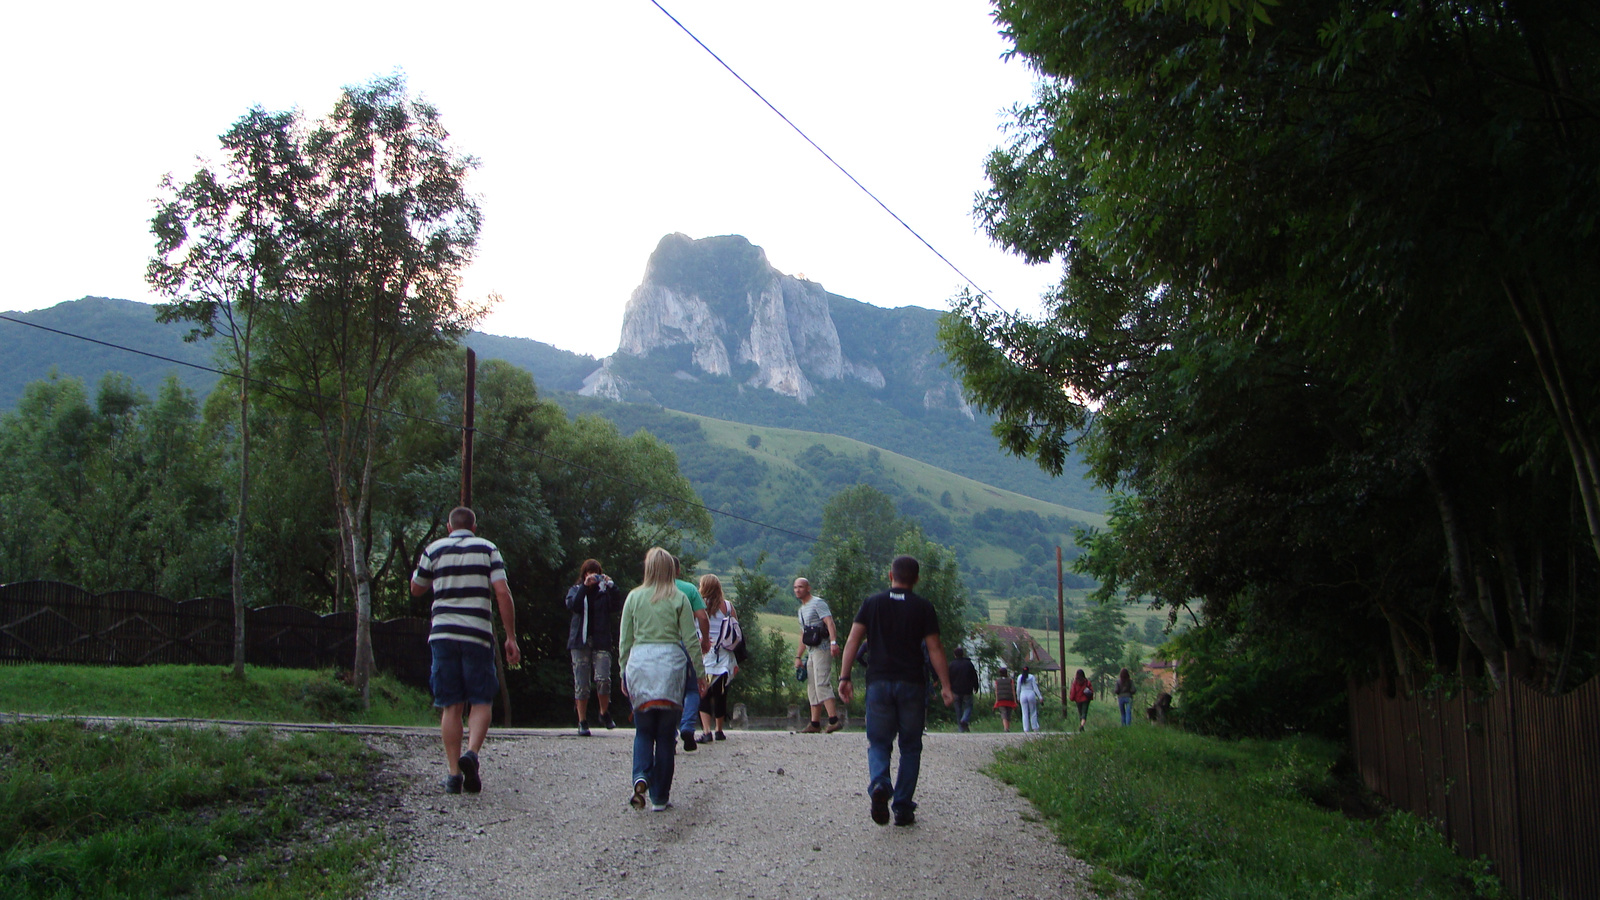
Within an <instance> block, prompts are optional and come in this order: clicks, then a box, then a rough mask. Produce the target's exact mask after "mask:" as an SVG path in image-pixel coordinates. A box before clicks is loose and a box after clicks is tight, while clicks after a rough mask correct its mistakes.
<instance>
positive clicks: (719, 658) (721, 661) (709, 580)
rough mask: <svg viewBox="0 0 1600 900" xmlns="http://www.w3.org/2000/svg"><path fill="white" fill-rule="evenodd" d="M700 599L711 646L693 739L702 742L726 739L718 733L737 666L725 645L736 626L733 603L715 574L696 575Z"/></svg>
mask: <svg viewBox="0 0 1600 900" xmlns="http://www.w3.org/2000/svg"><path fill="white" fill-rule="evenodd" d="M700 598H701V599H702V600H704V601H705V603H706V616H707V617H708V618H709V619H710V622H711V649H710V650H707V651H706V652H705V657H704V662H705V670H706V677H707V678H709V679H710V680H711V686H710V687H708V688H706V696H705V699H703V700H702V701H701V702H700V725H701V733H700V736H699V737H697V738H695V740H696V741H697V742H699V743H702V744H705V743H710V742H712V741H725V740H727V739H728V736H727V735H726V734H724V733H723V732H722V725H723V723H724V722H725V721H727V718H728V685H729V683H730V682H732V680H733V676H734V674H735V673H736V672H737V671H738V668H739V666H738V663H737V662H736V661H735V660H734V658H733V649H732V647H731V646H725V645H726V644H728V643H729V641H728V640H727V639H728V638H729V636H730V635H731V634H732V633H734V629H736V628H737V627H738V624H739V617H738V616H737V615H736V614H735V613H734V611H733V604H732V603H729V602H728V598H727V597H725V596H723V594H722V580H721V579H719V578H718V577H717V576H715V575H701V576H700ZM713 726H715V727H713Z"/></svg>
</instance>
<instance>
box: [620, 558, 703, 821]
mask: <svg viewBox="0 0 1600 900" xmlns="http://www.w3.org/2000/svg"><path fill="white" fill-rule="evenodd" d="M676 575H677V564H676V563H675V562H674V561H673V559H672V555H671V554H670V553H668V552H667V551H665V550H663V549H661V548H660V547H652V548H650V552H649V553H647V554H645V557H644V584H642V585H640V586H639V587H636V588H634V589H633V590H632V591H630V592H628V599H626V600H624V601H623V603H622V631H621V635H620V638H621V647H620V648H619V649H620V651H621V652H620V654H619V656H620V658H621V664H622V677H623V681H622V690H623V693H624V694H626V695H627V697H628V701H629V702H630V703H632V704H633V796H632V797H631V798H629V800H628V802H629V803H630V804H632V805H633V807H634V808H635V809H643V808H644V806H645V795H646V794H647V793H648V794H649V803H650V809H651V810H652V811H654V812H662V811H664V810H666V809H669V808H671V806H672V804H671V802H670V801H669V798H670V797H671V795H672V770H673V765H674V763H673V755H674V754H675V753H676V752H677V749H678V718H679V717H680V716H681V714H682V710H683V671H684V669H683V667H684V665H685V664H688V665H691V666H693V667H694V671H695V675H696V676H698V677H699V680H700V692H701V693H705V690H706V685H707V682H706V671H705V665H704V663H703V662H702V661H701V659H700V654H699V653H691V652H689V649H688V648H689V647H691V646H692V647H694V648H695V649H696V650H699V649H700V629H699V627H698V626H697V625H696V624H695V618H694V613H693V611H692V610H691V609H690V608H689V598H688V597H687V596H685V595H684V593H683V591H680V590H678V585H677V583H676Z"/></svg>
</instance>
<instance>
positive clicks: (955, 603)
mask: <svg viewBox="0 0 1600 900" xmlns="http://www.w3.org/2000/svg"><path fill="white" fill-rule="evenodd" d="M899 555H906V556H914V557H916V558H917V561H918V562H919V563H920V564H921V575H920V580H919V581H918V582H917V593H919V594H921V595H923V596H924V597H927V598H928V600H929V601H930V602H931V603H933V606H934V610H935V611H936V612H937V613H938V614H939V625H940V629H941V631H942V634H943V640H944V642H945V644H946V645H947V646H955V645H956V644H959V643H960V642H961V641H962V640H963V639H964V638H965V637H966V634H967V626H968V623H967V591H966V585H965V583H964V582H963V581H962V578H961V570H960V565H959V563H958V562H957V560H956V555H955V552H954V551H952V550H951V549H950V548H948V547H945V546H943V545H941V544H938V543H935V542H933V541H931V540H929V539H928V538H927V537H926V536H924V535H923V533H922V529H921V528H919V527H917V524H916V523H915V522H913V521H911V520H910V519H907V518H904V517H902V516H901V515H899V514H898V513H896V512H895V510H894V504H893V501H891V500H890V499H889V497H888V496H887V495H885V494H884V493H883V492H882V491H879V490H878V489H877V488H874V487H872V486H870V485H864V484H859V485H856V486H855V487H851V488H846V489H844V490H842V491H840V492H839V493H837V494H835V495H834V496H833V498H832V499H830V500H829V501H828V503H827V504H826V505H825V506H824V507H823V511H822V534H821V535H820V536H819V540H818V542H817V546H816V549H815V550H814V551H813V559H814V563H813V568H814V570H815V571H816V577H815V578H814V579H813V582H814V584H815V585H816V587H817V593H818V594H819V595H821V596H822V597H824V598H826V599H827V601H828V607H829V608H830V609H832V610H833V615H834V618H835V619H836V620H837V621H838V622H839V625H840V633H841V634H843V633H845V632H847V631H848V630H849V627H850V625H849V623H850V622H852V621H854V620H855V617H856V612H857V611H858V610H859V609H860V608H861V602H862V601H863V600H865V599H866V598H868V597H870V596H872V595H873V594H876V593H878V592H879V591H881V590H884V589H885V588H887V587H888V585H889V565H890V563H891V562H893V560H894V558H895V557H896V556H899Z"/></svg>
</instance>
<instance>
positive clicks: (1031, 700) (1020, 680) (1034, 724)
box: [1017, 666, 1044, 734]
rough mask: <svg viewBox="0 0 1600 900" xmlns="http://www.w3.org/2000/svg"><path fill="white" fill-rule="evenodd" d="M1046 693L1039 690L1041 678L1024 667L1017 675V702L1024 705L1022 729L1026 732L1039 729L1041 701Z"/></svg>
mask: <svg viewBox="0 0 1600 900" xmlns="http://www.w3.org/2000/svg"><path fill="white" fill-rule="evenodd" d="M1042 700H1044V695H1043V694H1041V693H1040V692H1039V679H1037V678H1035V677H1034V675H1033V673H1032V672H1030V671H1028V667H1027V666H1023V667H1022V673H1021V674H1019V675H1018V676H1017V702H1018V703H1020V704H1021V705H1022V731H1023V733H1024V734H1026V733H1028V732H1030V731H1038V730H1039V703H1040V702H1041V701H1042Z"/></svg>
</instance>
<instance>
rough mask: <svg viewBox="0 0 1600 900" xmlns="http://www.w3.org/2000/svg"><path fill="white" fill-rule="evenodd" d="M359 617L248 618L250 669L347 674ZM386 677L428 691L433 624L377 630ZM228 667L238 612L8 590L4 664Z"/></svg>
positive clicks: (33, 586)
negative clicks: (344, 671)
mask: <svg viewBox="0 0 1600 900" xmlns="http://www.w3.org/2000/svg"><path fill="white" fill-rule="evenodd" d="M355 631H356V618H355V613H334V614H332V615H327V616H319V615H317V614H316V613H314V612H311V611H310V610H307V609H303V608H301V607H298V606H266V607H261V608H259V609H251V610H246V611H245V661H246V662H248V663H250V664H251V665H255V666H267V667H272V668H303V669H324V668H330V667H338V668H345V669H348V668H349V667H350V665H351V663H352V661H353V660H354V659H355V652H356V650H355V648H356V643H355ZM372 653H373V657H374V658H375V659H376V661H377V664H378V668H379V669H383V670H385V671H389V672H393V673H394V675H395V677H396V678H398V679H400V681H401V682H403V683H405V684H409V685H412V686H415V687H419V688H422V689H423V690H427V688H428V671H429V669H430V667H431V660H430V656H429V653H428V620H427V619H420V618H404V619H393V620H391V621H388V622H374V623H373V625H372ZM22 662H51V663H74V664H88V665H113V666H142V665H153V664H158V663H174V664H180V665H215V666H225V665H229V664H230V663H232V662H233V604H232V603H231V602H229V601H227V600H222V599H218V598H215V597H204V598H200V599H196V600H184V601H182V602H174V601H172V600H170V599H168V598H166V597H162V596H160V595H157V594H148V593H145V592H143V591H111V592H108V593H105V594H91V593H89V592H88V591H85V590H82V589H81V588H77V587H74V586H72V585H70V584H60V583H58V582H54V581H21V582H16V583H14V584H5V585H0V664H5V663H22Z"/></svg>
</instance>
